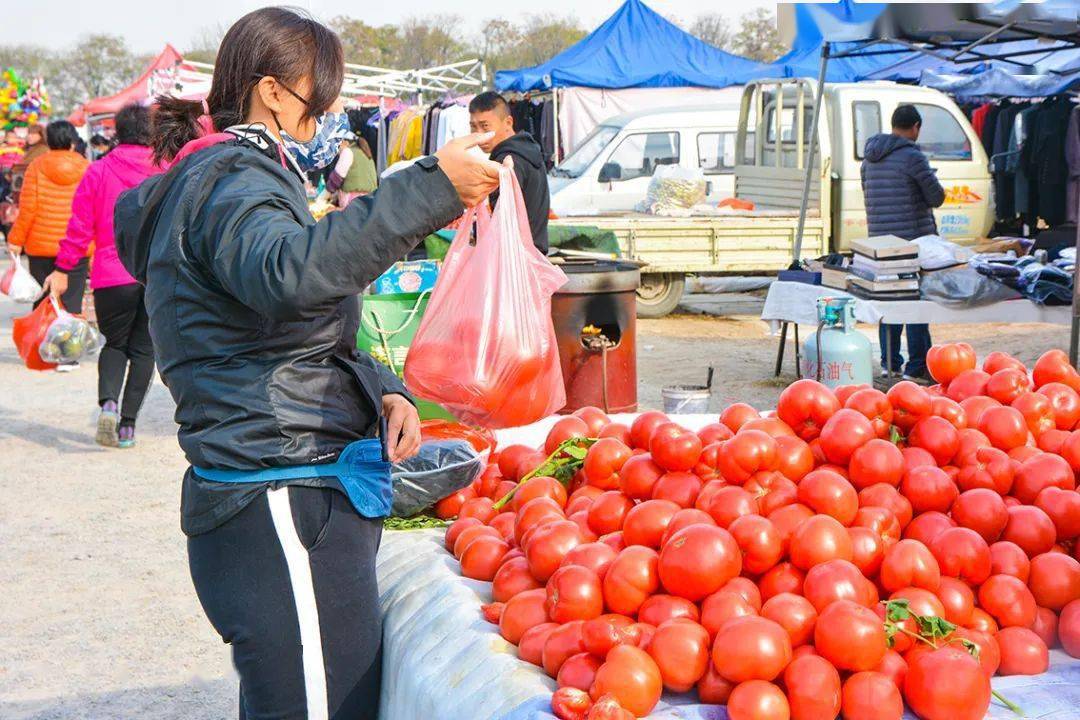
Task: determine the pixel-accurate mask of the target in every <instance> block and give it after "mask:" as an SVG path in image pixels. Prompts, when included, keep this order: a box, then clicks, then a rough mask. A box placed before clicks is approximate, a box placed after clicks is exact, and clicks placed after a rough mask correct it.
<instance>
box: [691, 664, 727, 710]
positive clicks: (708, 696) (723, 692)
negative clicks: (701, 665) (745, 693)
mask: <svg viewBox="0 0 1080 720" xmlns="http://www.w3.org/2000/svg"><path fill="white" fill-rule="evenodd" d="M734 689H735V683H733V682H731V681H730V680H726V679H724V677H723V676H721V675H720V673H718V672H716V668H714V667H713V665H712V663H709V666H708V667H707V668H706V669H705V675H704V676H703V677H702V678H701V680H699V681H698V684H697V694H698V700H700V701H701V702H703V703H705V704H707V705H726V704H727V701H728V698H729V697H731V691H732V690H734Z"/></svg>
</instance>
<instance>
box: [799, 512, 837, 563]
mask: <svg viewBox="0 0 1080 720" xmlns="http://www.w3.org/2000/svg"><path fill="white" fill-rule="evenodd" d="M788 552H789V553H790V556H791V562H792V563H794V564H795V566H796V567H798V568H800V569H802V570H809V569H810V568H812V567H814V566H815V565H820V564H821V563H823V562H827V561H829V560H835V559H840V560H848V561H850V560H851V558H852V548H851V536H850V535H848V532H847V528H845V527H844V526H843V525H841V524H840V523H839V522H837V521H836V520H835V519H834V518H832V517H830V516H828V515H815V516H814V517H811V518H809V519H807V520H805V521H803V522H802V523H800V524H799V526H798V527H796V528H795V531H794V532H793V533H792V534H791V541H790V544H789V549H788Z"/></svg>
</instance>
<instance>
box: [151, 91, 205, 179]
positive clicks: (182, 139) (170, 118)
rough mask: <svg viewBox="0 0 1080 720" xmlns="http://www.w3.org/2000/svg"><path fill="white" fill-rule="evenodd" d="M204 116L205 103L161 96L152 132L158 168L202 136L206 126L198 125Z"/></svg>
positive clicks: (156, 105)
mask: <svg viewBox="0 0 1080 720" xmlns="http://www.w3.org/2000/svg"><path fill="white" fill-rule="evenodd" d="M203 114H204V112H203V103H202V101H199V100H195V101H191V100H180V99H178V98H174V97H171V96H169V95H161V96H159V97H158V98H157V102H156V104H155V107H154V112H153V124H152V128H151V132H150V146H151V147H152V148H153V149H154V162H155V163H157V164H159V165H160V164H162V163H167V162H168V161H170V160H172V159H173V158H174V157H175V156H176V153H178V152H180V148H182V147H184V145H187V144H188V143H189V142H191V141H192V140H195V139H196V138H198V137H200V136H201V135H203V126H202V124H200V122H199V118H200V117H202V116H203Z"/></svg>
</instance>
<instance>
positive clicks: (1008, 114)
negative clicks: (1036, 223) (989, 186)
mask: <svg viewBox="0 0 1080 720" xmlns="http://www.w3.org/2000/svg"><path fill="white" fill-rule="evenodd" d="M1022 109H1023V108H1022V107H1021V106H1019V105H1014V104H1012V103H1009V102H1008V101H1005V102H1004V103H1002V106H1001V108H1000V110H999V112H998V116H997V119H996V120H995V128H994V143H993V147H992V149H993V153H992V155H991V172H992V174H993V178H994V207H995V212H996V214H997V219H998V220H1005V221H1008V220H1012V219H1014V218H1015V217H1016V183H1015V179H1014V178H1013V175H1012V173H1010V171H1009V164H1008V152H1009V139H1010V137H1011V136H1012V134H1013V133H1012V131H1013V125H1014V124H1015V121H1016V116H1017V115H1019V114H1020V111H1021V110H1022ZM1013 172H1015V170H1013Z"/></svg>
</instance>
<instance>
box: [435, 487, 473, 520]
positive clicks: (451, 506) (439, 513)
mask: <svg viewBox="0 0 1080 720" xmlns="http://www.w3.org/2000/svg"><path fill="white" fill-rule="evenodd" d="M475 497H476V490H474V489H473V487H472V486H471V485H466V486H465V487H463V488H461V489H460V490H457V491H455V492H453V493H451V494H449V495H447V496H446V497H444V498H443V499H442V500H440V501H439V502H437V503H435V516H436V517H438V518H439V519H440V520H449V519H450V518H452V517H457V514H458V513H459V512H461V508H462V506H463V505H464V504H465V503H466V501H468V500H472V499H473V498H475Z"/></svg>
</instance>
